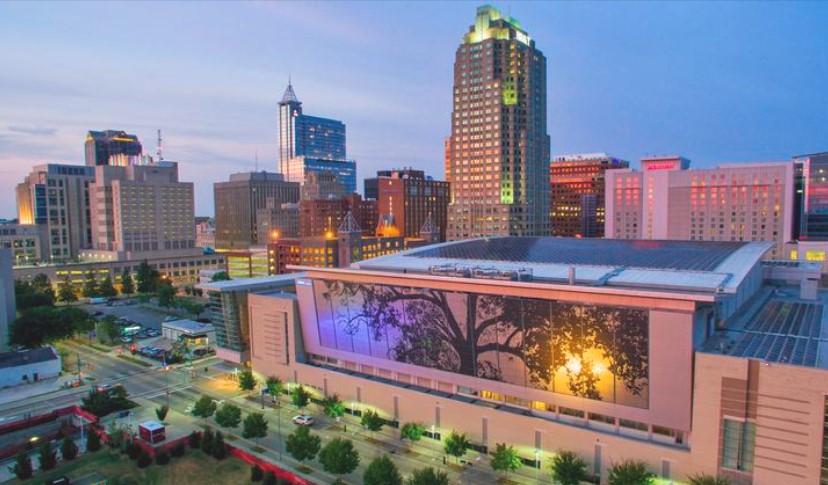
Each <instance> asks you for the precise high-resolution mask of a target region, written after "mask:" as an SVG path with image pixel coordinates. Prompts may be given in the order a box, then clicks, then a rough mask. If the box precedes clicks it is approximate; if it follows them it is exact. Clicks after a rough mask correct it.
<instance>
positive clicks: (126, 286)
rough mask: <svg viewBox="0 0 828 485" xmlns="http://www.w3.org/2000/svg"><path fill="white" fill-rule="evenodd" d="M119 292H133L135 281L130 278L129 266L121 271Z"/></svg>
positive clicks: (127, 293)
mask: <svg viewBox="0 0 828 485" xmlns="http://www.w3.org/2000/svg"><path fill="white" fill-rule="evenodd" d="M121 293H122V294H124V295H131V294H133V293H135V282H134V281H133V280H132V275H131V274H130V273H129V268H124V270H123V271H122V272H121Z"/></svg>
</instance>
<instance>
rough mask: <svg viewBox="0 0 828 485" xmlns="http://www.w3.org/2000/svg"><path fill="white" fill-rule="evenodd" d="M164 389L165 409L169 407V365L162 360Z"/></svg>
mask: <svg viewBox="0 0 828 485" xmlns="http://www.w3.org/2000/svg"><path fill="white" fill-rule="evenodd" d="M164 389H165V394H166V395H167V409H169V408H170V366H168V365H167V361H164Z"/></svg>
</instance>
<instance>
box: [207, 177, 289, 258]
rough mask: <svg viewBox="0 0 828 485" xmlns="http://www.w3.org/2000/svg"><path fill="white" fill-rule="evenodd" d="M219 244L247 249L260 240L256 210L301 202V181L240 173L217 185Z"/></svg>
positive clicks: (222, 247) (216, 204) (215, 194)
mask: <svg viewBox="0 0 828 485" xmlns="http://www.w3.org/2000/svg"><path fill="white" fill-rule="evenodd" d="M213 194H214V197H215V206H216V247H217V248H220V249H247V248H249V247H250V246H251V245H253V244H256V242H257V241H258V240H259V236H258V221H257V211H258V210H259V209H267V208H268V207H269V205H268V204H270V207H274V208H275V207H281V204H285V203H297V202H299V183H298V182H288V181H286V180H285V177H284V176H283V175H282V174H278V173H269V172H250V173H237V174H233V175H230V180H229V181H228V182H218V183H216V184H215V185H214V190H213Z"/></svg>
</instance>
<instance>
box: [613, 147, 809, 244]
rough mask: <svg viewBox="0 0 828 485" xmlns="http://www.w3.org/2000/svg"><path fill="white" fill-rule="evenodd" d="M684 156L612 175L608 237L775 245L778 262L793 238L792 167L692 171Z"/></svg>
mask: <svg viewBox="0 0 828 485" xmlns="http://www.w3.org/2000/svg"><path fill="white" fill-rule="evenodd" d="M689 165H690V161H689V160H687V159H686V158H683V157H679V156H668V157H650V158H644V159H642V160H641V171H640V172H638V171H634V170H630V169H620V170H608V171H607V172H606V173H605V176H606V179H607V181H606V191H607V200H606V206H607V214H606V227H605V235H606V237H607V238H611V239H661V240H665V239H667V240H677V241H737V242H741V241H771V242H774V243H776V244H775V246H774V248H773V249H772V250H771V251H770V252H769V253H768V255H769V256H770V257H771V258H773V259H778V258H780V257H781V255H782V253H783V248H784V245H785V243H786V242H788V241H790V239H791V227H792V226H793V224H792V219H793V183H794V173H793V172H794V170H793V167H794V165H793V162H790V161H785V162H767V163H750V164H748V163H740V164H731V165H723V166H720V167H717V168H709V169H699V170H688V168H689Z"/></svg>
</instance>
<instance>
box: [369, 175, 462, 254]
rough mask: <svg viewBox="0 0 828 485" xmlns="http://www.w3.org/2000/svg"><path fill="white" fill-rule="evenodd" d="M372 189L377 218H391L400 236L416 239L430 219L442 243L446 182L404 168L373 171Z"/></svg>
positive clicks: (446, 201)
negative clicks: (398, 229) (373, 188)
mask: <svg viewBox="0 0 828 485" xmlns="http://www.w3.org/2000/svg"><path fill="white" fill-rule="evenodd" d="M367 183H368V181H367V180H366V184H367ZM376 187H377V211H378V212H379V215H380V216H388V217H389V218H391V219H392V220H393V222H394V224H395V225H396V226H398V227H399V228H400V231H401V235H402V236H403V237H414V238H416V237H420V228H421V227H423V224H424V223H425V221H426V219H427V218H428V217H429V216H431V219H432V221H433V223H434V224H435V225H436V226H437V227H438V228H439V230H440V238H439V239H440V241H445V240H446V218H447V210H448V202H449V184H448V182H443V181H440V180H434V179H432V178H431V177H426V175H425V173H424V172H423V171H422V170H414V169H411V168H407V169H403V170H384V171H379V172H377V178H376Z"/></svg>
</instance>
